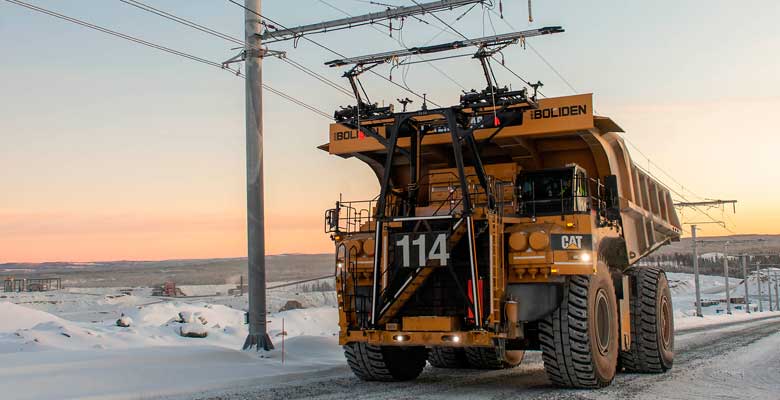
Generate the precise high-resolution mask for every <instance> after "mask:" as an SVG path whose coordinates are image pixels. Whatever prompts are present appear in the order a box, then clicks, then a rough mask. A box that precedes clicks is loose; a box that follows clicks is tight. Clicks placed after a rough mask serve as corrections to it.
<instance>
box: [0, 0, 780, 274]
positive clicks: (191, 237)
mask: <svg viewBox="0 0 780 400" xmlns="http://www.w3.org/2000/svg"><path fill="white" fill-rule="evenodd" d="M26 1H29V2H30V3H33V4H35V5H39V6H42V7H45V8H49V9H52V10H54V11H57V12H60V13H62V14H65V15H68V16H71V17H75V18H79V19H83V20H85V21H88V22H92V23H95V24H98V25H101V26H104V27H107V28H110V29H114V30H117V31H120V32H122V33H126V34H131V35H133V36H136V37H139V38H142V39H145V40H148V41H151V42H154V43H159V44H161V45H165V46H168V47H171V48H174V49H177V50H180V51H185V52H188V53H191V54H194V55H197V56H199V57H203V58H206V59H209V60H213V61H216V62H221V61H223V60H226V59H228V58H230V57H232V56H233V55H235V54H236V53H237V51H238V50H236V49H235V44H233V43H231V42H228V41H224V40H222V39H219V38H216V37H213V36H209V35H206V34H203V33H201V32H198V31H195V30H193V29H190V28H187V27H184V26H181V25H178V24H176V23H174V22H172V21H169V20H166V19H163V18H161V17H159V16H156V15H152V14H149V13H146V12H143V11H141V10H139V9H137V8H135V7H132V6H130V5H128V4H125V3H123V2H121V1H118V0H117V1H111V0H78V1H70V2H62V1H54V0H47V1H44V0H26ZM144 1H145V2H147V3H148V4H149V5H152V6H154V7H157V8H160V9H162V10H165V11H168V12H171V13H173V14H175V15H178V16H180V17H184V18H187V19H191V20H193V21H195V22H198V23H200V24H203V25H205V26H208V27H210V28H212V29H215V30H217V31H220V32H223V33H225V34H229V35H231V36H235V37H239V38H240V37H242V36H243V10H242V9H241V8H239V7H237V6H235V5H233V4H230V3H229V2H227V1H222V0H208V1H207V0H193V1H186V2H185V1H172V0H144ZM388 1H389V0H388ZM391 3H392V4H394V5H402V4H412V3H411V1H407V0H395V1H391ZM503 3H504V4H503V9H504V19H503V20H501V18H499V17H498V16H497V15H494V14H493V13H492V12H488V11H485V10H483V8H482V7H481V6H477V7H476V8H474V9H473V10H472V11H470V12H469V13H468V14H466V15H465V16H464V17H463V18H461V19H460V20H458V21H456V22H452V21H454V20H455V19H456V18H457V17H458V16H459V15H461V14H462V13H463V11H465V9H460V10H456V11H452V12H446V13H442V14H440V16H441V18H442V19H443V20H445V21H447V22H448V23H450V22H452V26H454V27H455V28H456V29H458V30H459V31H461V32H462V33H463V34H465V35H466V36H469V37H476V36H482V35H483V34H492V33H493V31H494V30H495V31H496V32H499V33H503V32H510V31H513V30H523V29H530V28H535V27H542V26H550V25H561V26H563V27H564V28H565V29H566V32H565V33H562V34H557V35H551V36H545V37H539V38H531V39H529V43H530V44H531V45H532V46H533V50H532V49H531V47H528V48H526V49H523V48H521V47H519V46H515V47H514V48H511V49H507V50H506V51H505V52H504V56H505V62H506V64H507V65H508V66H510V67H511V68H512V69H513V70H514V71H516V72H517V73H518V74H520V75H521V76H523V77H525V78H526V79H527V80H533V81H536V80H541V81H542V82H543V83H544V85H545V86H544V88H543V92H544V93H545V94H546V95H547V96H559V95H569V94H572V93H574V92H575V91H576V92H578V93H594V106H595V110H596V111H597V112H598V113H599V114H602V115H607V116H610V117H611V118H612V119H614V120H615V121H616V122H617V123H618V124H619V125H620V126H621V127H623V128H624V130H625V131H626V132H627V133H626V138H627V139H628V140H629V141H630V142H631V143H632V144H633V145H635V146H636V148H638V149H639V150H641V153H642V154H644V155H646V156H647V157H649V158H650V159H651V160H652V163H649V162H648V161H647V159H646V158H645V157H644V156H643V155H641V154H640V153H639V152H638V151H637V150H635V149H633V148H631V151H632V156H633V158H634V160H635V162H637V163H638V164H640V165H642V166H643V167H645V168H648V169H650V170H651V171H652V172H653V173H654V174H656V175H658V176H659V177H660V178H661V179H662V180H663V181H664V182H665V183H667V184H668V185H669V187H670V188H672V189H674V190H675V191H677V192H679V193H680V195H682V196H680V195H678V196H677V197H678V198H680V199H682V197H684V198H685V199H687V200H691V201H693V200H699V199H701V198H725V199H737V200H739V203H738V205H737V210H736V213H735V214H733V213H731V212H730V210H729V212H723V211H722V210H720V209H712V210H710V212H711V214H712V215H713V216H714V217H716V218H717V219H724V220H726V221H727V222H728V223H729V227H730V229H731V230H732V231H733V232H736V233H745V234H747V233H765V234H780V227H778V226H780V213H777V212H776V204H777V201H778V199H780V185H778V182H777V178H778V177H780V173H778V171H777V162H776V161H777V157H778V156H777V149H778V148H780V135H778V133H779V132H778V128H777V126H778V124H777V121H776V120H775V117H776V116H777V115H778V111H777V110H778V109H780V95H778V93H780V80H779V79H778V76H777V71H780V24H777V21H778V20H780V3H778V2H776V1H771V0H766V1H741V2H733V1H703V0H702V1H696V0H691V1H686V2H676V1H655V2H626V1H592V2H582V1H576V0H570V1H565V0H545V1H534V2H533V5H534V9H533V14H534V22H533V23H529V22H528V16H527V11H526V7H527V3H526V2H525V1H511V2H510V1H504V2H503ZM332 6H335V7H332ZM336 8H340V9H342V10H344V11H346V12H348V13H350V14H360V13H365V12H369V11H377V10H381V7H377V6H375V5H371V4H369V3H367V2H365V1H360V0H327V2H323V1H319V0H287V1H281V0H266V1H264V4H263V14H264V15H266V16H268V17H270V18H272V19H274V20H275V21H278V22H279V23H281V24H284V25H285V26H294V25H300V24H306V23H311V22H316V21H319V20H323V19H331V18H339V17H342V16H344V14H342V13H341V12H340V11H338V10H337V9H336ZM424 20H425V21H426V22H427V23H423V22H420V21H416V20H408V21H405V23H404V29H403V31H402V32H400V33H399V32H395V33H394V35H393V37H390V36H389V35H388V30H387V28H384V27H381V26H378V27H374V28H373V29H372V27H361V28H355V29H352V30H344V31H338V32H330V33H327V34H322V35H315V36H312V39H314V40H316V41H318V42H320V43H322V44H324V45H326V46H327V47H329V48H331V49H333V50H335V51H338V52H340V53H342V54H344V55H347V56H356V55H363V54H370V53H375V52H378V51H385V50H393V49H398V48H401V43H403V44H404V45H406V46H408V47H411V46H414V45H422V44H424V43H426V42H428V41H430V40H433V41H431V43H440V42H447V41H452V40H457V39H458V37H457V36H455V34H454V33H451V32H443V33H442V32H441V29H440V28H438V27H437V26H442V24H441V23H439V22H438V21H437V20H435V19H434V18H432V17H430V16H426V17H424ZM396 26H397V25H396ZM271 48H273V49H276V50H284V51H287V54H288V56H289V58H291V59H292V60H295V61H297V62H299V63H301V64H304V65H306V66H307V67H309V68H311V69H313V70H315V71H317V72H319V73H322V74H324V75H326V76H328V77H329V78H330V79H332V80H334V81H339V82H342V83H343V84H345V85H346V82H345V81H344V80H343V79H342V78H340V76H341V74H342V73H343V70H340V69H334V68H328V67H325V66H324V65H323V62H325V61H328V60H331V59H334V58H337V56H336V55H334V54H332V53H329V52H328V51H327V50H324V49H322V48H320V47H317V46H315V45H312V44H311V43H308V42H306V41H303V40H302V41H300V42H299V43H297V44H295V45H294V44H293V43H275V44H272V45H271ZM0 49H2V53H0V54H2V55H1V56H0V57H2V62H0V262H11V261H13V262H22V261H24V262H40V261H90V260H93V261H94V260H117V259H134V260H156V259H173V258H205V257H241V256H245V255H246V238H245V236H246V221H245V218H246V217H245V208H246V192H245V190H246V188H245V158H244V151H245V149H244V135H245V132H244V82H243V80H242V79H240V78H238V77H236V76H234V75H232V74H230V73H229V72H226V71H222V70H220V69H219V68H214V67H211V66H207V65H204V64H200V63H196V62H193V61H191V60H187V59H184V58H181V57H177V56H173V55H171V54H168V53H164V52H161V51H157V50H154V49H151V48H148V47H145V46H140V45H138V44H135V43H131V42H128V41H124V40H122V39H118V38H115V37H112V36H109V35H106V34H103V33H100V32H96V31H93V30H89V29H86V28H84V27H81V26H78V25H75V24H72V23H69V22H65V21H62V20H59V19H55V18H52V17H50V16H46V15H43V14H40V13H36V12H33V11H30V10H27V9H25V8H22V7H19V6H17V5H14V4H11V3H9V2H6V1H0ZM534 50H535V51H534ZM545 60H546V62H547V63H549V64H550V65H552V67H553V68H554V69H555V70H553V69H552V68H550V67H549V66H548V65H547V63H546V62H545ZM436 66H437V67H438V68H439V69H440V70H443V71H446V73H447V75H449V76H450V77H451V78H452V80H454V81H456V82H457V83H454V82H452V81H451V80H450V79H449V78H447V77H445V76H444V75H442V74H440V73H439V72H438V71H436V70H435V69H433V68H432V67H431V66H430V65H428V64H418V65H414V66H412V67H410V68H409V69H408V70H407V71H405V73H404V72H403V71H400V70H398V69H396V70H395V71H392V75H393V80H394V81H395V82H398V83H402V82H405V83H406V84H407V85H408V86H409V87H412V88H414V89H415V90H416V91H417V92H419V93H426V94H427V96H428V97H429V98H430V99H432V100H434V101H436V102H438V103H441V104H454V103H455V102H456V101H457V99H458V96H459V94H460V92H461V90H462V89H464V88H466V89H471V88H477V89H481V87H482V86H484V84H483V83H482V77H481V73H480V69H479V66H478V64H477V63H475V62H474V61H471V60H469V59H468V58H460V59H454V60H445V61H439V62H438V63H437V64H436ZM377 71H378V72H379V73H380V74H382V75H384V76H386V77H389V76H390V74H391V71H390V68H389V67H386V66H382V67H378V69H377ZM555 71H557V72H558V73H556V72H555ZM496 74H497V75H498V80H499V81H500V82H501V83H502V84H510V85H512V86H513V87H517V86H519V85H520V82H518V81H517V79H516V78H515V77H513V76H512V75H510V74H509V73H507V72H506V71H504V70H502V69H500V68H498V69H496ZM558 74H560V75H561V76H563V77H564V78H565V79H566V81H568V82H569V84H570V85H571V86H572V87H571V88H570V87H569V84H566V83H565V82H564V81H563V80H562V79H561V78H560V77H559V76H558ZM263 78H264V81H265V83H267V84H268V85H270V86H272V87H274V88H276V89H280V90H283V91H285V92H286V93H288V94H290V95H292V96H295V97H296V98H299V99H301V100H303V101H305V102H307V103H309V104H312V105H314V106H316V107H317V108H319V109H322V110H324V111H326V112H327V113H330V112H332V111H333V110H334V109H336V108H337V107H339V106H342V105H347V104H351V103H352V102H353V99H350V98H349V97H347V96H345V95H343V94H341V93H339V92H338V91H336V90H334V89H332V88H329V87H328V86H325V85H323V84H321V83H320V82H318V81H316V80H314V79H313V78H311V77H309V76H307V75H305V74H304V73H302V72H300V71H298V70H295V69H292V68H291V67H290V66H289V65H287V64H285V63H283V62H280V61H279V60H276V59H273V58H269V59H266V60H265V62H264V70H263ZM364 84H365V86H366V89H367V90H368V92H369V95H370V96H371V98H372V100H373V101H380V102H390V101H393V100H395V99H397V98H401V97H407V96H411V95H409V94H408V93H405V92H403V91H402V90H400V89H399V88H397V87H395V86H393V85H391V84H390V83H388V82H386V81H383V80H381V79H379V78H376V77H372V76H366V77H365V79H364ZM572 88H573V89H572ZM414 100H416V101H415V103H413V104H412V107H419V106H420V101H419V100H417V99H414ZM264 111H265V117H264V118H265V130H264V134H265V136H264V137H265V164H264V165H265V180H266V195H265V196H266V197H265V198H266V240H267V244H266V249H267V253H268V254H279V253H317V252H330V251H332V249H333V245H332V242H331V241H330V239H329V238H328V236H327V235H326V234H325V233H323V231H322V226H323V222H322V221H323V212H324V210H325V209H327V208H330V207H332V206H333V204H334V202H335V201H336V200H337V199H338V197H339V194H340V193H341V194H343V196H344V198H345V199H355V200H358V199H368V198H372V197H374V196H375V195H376V193H377V191H378V185H377V183H376V179H375V178H374V176H373V174H372V173H371V171H370V170H369V169H368V168H367V167H365V166H364V165H362V164H361V163H360V162H359V161H356V160H343V159H341V158H338V157H331V156H328V155H327V153H325V152H323V151H321V150H318V149H317V148H316V146H318V145H320V144H323V143H325V142H326V141H327V135H328V123H329V121H328V120H327V119H325V118H323V117H321V116H318V115H317V114H314V113H311V112H310V111H307V110H305V109H301V108H299V107H298V106H296V105H294V104H292V103H290V102H288V101H287V100H284V99H282V98H280V97H277V96H275V95H273V94H270V93H266V95H265V103H264ZM667 174H668V175H667ZM681 216H682V220H683V221H684V222H698V221H702V220H706V217H704V216H702V215H698V214H697V213H696V212H695V211H685V212H683V213H682V214H681ZM702 228H703V231H702V232H701V234H703V235H721V234H727V233H729V232H728V231H725V230H723V229H721V228H719V227H718V226H716V225H703V226H702Z"/></svg>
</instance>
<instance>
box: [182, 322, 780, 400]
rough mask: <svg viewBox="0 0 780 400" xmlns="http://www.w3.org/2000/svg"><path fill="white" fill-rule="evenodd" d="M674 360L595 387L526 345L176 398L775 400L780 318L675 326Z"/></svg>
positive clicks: (779, 366)
mask: <svg viewBox="0 0 780 400" xmlns="http://www.w3.org/2000/svg"><path fill="white" fill-rule="evenodd" d="M675 340H676V351H677V354H676V357H675V365H674V368H672V370H671V371H669V372H668V373H666V374H661V375H652V374H618V376H617V377H616V378H615V381H614V382H613V384H612V386H610V387H608V388H605V389H601V390H594V391H586V390H562V389H558V388H555V387H553V386H551V385H550V383H549V381H548V380H547V377H546V376H545V373H544V368H543V365H542V360H541V354H540V353H539V352H529V353H528V354H527V355H526V359H525V360H524V361H523V364H522V365H521V366H519V367H518V368H515V369H512V370H504V371H488V372H485V371H475V370H441V369H436V368H432V367H430V366H428V367H427V368H426V370H425V371H424V372H423V374H422V375H421V376H420V377H419V378H418V379H417V380H416V381H412V382H401V383H389V384H388V383H373V382H362V381H360V380H358V379H357V378H355V377H354V376H353V375H352V373H351V372H350V371H349V370H348V369H347V368H346V366H345V367H342V368H335V369H331V370H328V371H324V372H319V373H317V374H316V375H313V374H301V375H298V376H285V377H284V378H282V379H278V378H275V379H273V380H262V379H258V380H257V381H255V382H243V383H240V384H238V385H237V386H235V387H234V388H232V389H223V390H221V391H213V392H208V393H202V394H200V395H197V396H194V397H192V396H190V397H183V398H182V399H184V398H187V399H189V398H194V399H210V400H235V399H321V400H325V399H345V398H355V399H361V400H362V399H442V400H443V399H508V398H523V399H597V400H598V399H617V398H619V399H746V398H750V399H777V398H778V393H780V352H778V351H777V349H778V348H780V318H778V317H773V318H767V319H763V320H757V321H750V322H745V323H740V324H724V325H720V326H713V327H708V328H707V329H701V328H697V329H690V330H687V331H678V332H677V333H676V339H675Z"/></svg>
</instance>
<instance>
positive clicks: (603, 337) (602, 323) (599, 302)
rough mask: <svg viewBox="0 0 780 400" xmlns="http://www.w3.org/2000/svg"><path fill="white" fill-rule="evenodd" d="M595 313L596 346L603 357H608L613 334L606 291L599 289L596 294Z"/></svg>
mask: <svg viewBox="0 0 780 400" xmlns="http://www.w3.org/2000/svg"><path fill="white" fill-rule="evenodd" d="M595 311H596V315H594V317H595V322H596V324H595V325H596V346H597V347H598V349H599V353H601V355H607V353H608V352H609V345H610V343H611V341H612V337H611V336H612V332H611V329H610V321H611V319H612V318H611V315H610V309H609V300H608V298H607V294H606V292H604V289H599V291H598V292H597V293H596V307H595Z"/></svg>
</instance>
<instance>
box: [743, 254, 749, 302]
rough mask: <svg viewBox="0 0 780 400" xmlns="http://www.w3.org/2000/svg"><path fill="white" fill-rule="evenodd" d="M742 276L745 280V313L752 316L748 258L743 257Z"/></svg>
mask: <svg viewBox="0 0 780 400" xmlns="http://www.w3.org/2000/svg"><path fill="white" fill-rule="evenodd" d="M741 258H742V276H743V277H744V278H745V281H744V282H745V312H746V313H748V314H750V290H749V287H748V272H747V271H748V269H747V264H748V256H746V255H743V256H742V257H741Z"/></svg>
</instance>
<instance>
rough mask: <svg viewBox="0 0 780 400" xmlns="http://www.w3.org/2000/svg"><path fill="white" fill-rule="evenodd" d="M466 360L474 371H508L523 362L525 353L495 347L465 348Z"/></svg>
mask: <svg viewBox="0 0 780 400" xmlns="http://www.w3.org/2000/svg"><path fill="white" fill-rule="evenodd" d="M465 353H466V358H467V359H468V364H469V366H471V368H476V369H508V368H514V367H516V366H518V365H520V363H521V362H523V357H524V356H525V351H523V350H506V351H504V352H503V353H504V354H501V350H500V348H499V347H498V346H496V347H466V348H465Z"/></svg>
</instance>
